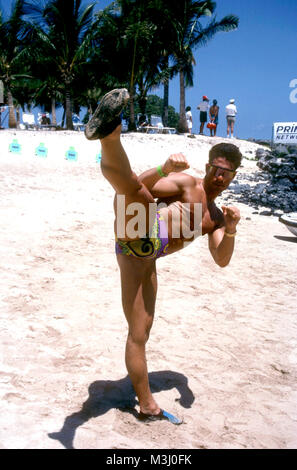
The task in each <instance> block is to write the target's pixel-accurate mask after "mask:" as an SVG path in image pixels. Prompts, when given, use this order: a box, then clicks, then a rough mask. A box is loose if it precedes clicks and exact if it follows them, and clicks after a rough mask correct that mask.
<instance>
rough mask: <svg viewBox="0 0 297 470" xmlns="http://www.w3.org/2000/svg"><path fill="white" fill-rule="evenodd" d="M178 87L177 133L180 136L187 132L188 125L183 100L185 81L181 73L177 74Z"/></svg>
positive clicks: (184, 101)
mask: <svg viewBox="0 0 297 470" xmlns="http://www.w3.org/2000/svg"><path fill="white" fill-rule="evenodd" d="M179 87H180V107H179V121H178V125H177V131H178V132H180V133H181V134H185V133H186V132H188V125H187V119H186V99H185V79H184V74H183V71H182V70H181V71H180V72H179Z"/></svg>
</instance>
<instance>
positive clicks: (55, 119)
mask: <svg viewBox="0 0 297 470" xmlns="http://www.w3.org/2000/svg"><path fill="white" fill-rule="evenodd" d="M52 124H53V125H54V126H56V125H57V116H56V99H55V98H52Z"/></svg>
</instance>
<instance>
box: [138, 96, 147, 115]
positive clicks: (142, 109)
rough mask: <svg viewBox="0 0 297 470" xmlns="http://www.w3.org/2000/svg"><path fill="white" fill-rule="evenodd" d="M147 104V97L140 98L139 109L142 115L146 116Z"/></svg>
mask: <svg viewBox="0 0 297 470" xmlns="http://www.w3.org/2000/svg"><path fill="white" fill-rule="evenodd" d="M146 103H147V97H146V96H143V95H142V96H140V97H139V98H138V104H139V109H140V112H141V114H145V111H146Z"/></svg>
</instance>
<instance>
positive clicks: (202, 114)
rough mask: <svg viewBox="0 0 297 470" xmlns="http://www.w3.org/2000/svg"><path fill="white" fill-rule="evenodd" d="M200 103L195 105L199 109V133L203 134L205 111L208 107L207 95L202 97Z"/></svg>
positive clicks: (205, 119)
mask: <svg viewBox="0 0 297 470" xmlns="http://www.w3.org/2000/svg"><path fill="white" fill-rule="evenodd" d="M202 100H203V101H201V103H200V104H199V105H198V106H197V109H199V110H200V132H199V134H200V135H203V129H204V124H205V123H206V122H207V112H208V109H209V104H208V103H209V99H208V98H207V96H205V95H204V96H203V97H202Z"/></svg>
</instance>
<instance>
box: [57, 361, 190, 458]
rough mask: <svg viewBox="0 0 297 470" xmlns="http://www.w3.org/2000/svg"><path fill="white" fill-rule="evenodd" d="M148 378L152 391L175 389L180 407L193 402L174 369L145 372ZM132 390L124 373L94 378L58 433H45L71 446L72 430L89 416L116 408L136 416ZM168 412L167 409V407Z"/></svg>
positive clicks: (186, 380)
mask: <svg viewBox="0 0 297 470" xmlns="http://www.w3.org/2000/svg"><path fill="white" fill-rule="evenodd" d="M149 381H150V386H151V390H152V392H153V393H157V392H160V391H163V390H171V389H172V388H176V389H177V390H178V391H179V393H180V398H179V399H178V401H179V403H180V404H181V406H183V407H184V408H190V407H191V405H192V403H193V402H194V399H195V398H194V395H193V393H192V391H191V390H190V388H189V387H188V379H187V378H186V377H185V376H184V375H183V374H180V373H178V372H172V371H169V370H164V371H159V372H151V373H149ZM137 404H138V402H137V400H136V396H135V392H134V390H133V387H132V384H131V381H130V379H129V377H128V376H126V377H125V378H123V379H120V380H114V381H112V380H98V381H96V382H93V383H92V384H91V385H90V387H89V398H88V399H87V401H85V402H84V403H83V405H82V408H81V410H80V411H78V412H76V413H73V414H72V415H70V416H67V417H66V419H65V421H64V424H63V427H62V429H61V430H60V431H59V432H53V433H50V434H48V436H49V437H50V438H51V439H56V440H58V441H60V442H61V444H62V445H63V446H64V447H65V448H66V449H74V447H73V441H74V438H75V432H76V429H77V428H79V426H82V425H83V424H84V423H86V422H87V421H88V420H89V419H91V418H97V417H98V416H102V415H103V414H104V413H107V412H108V411H109V410H111V409H113V408H114V409H120V410H122V411H124V412H129V413H131V414H132V415H134V416H135V418H137V415H138V413H137V410H136V409H135V405H137ZM168 411H170V410H168Z"/></svg>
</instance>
